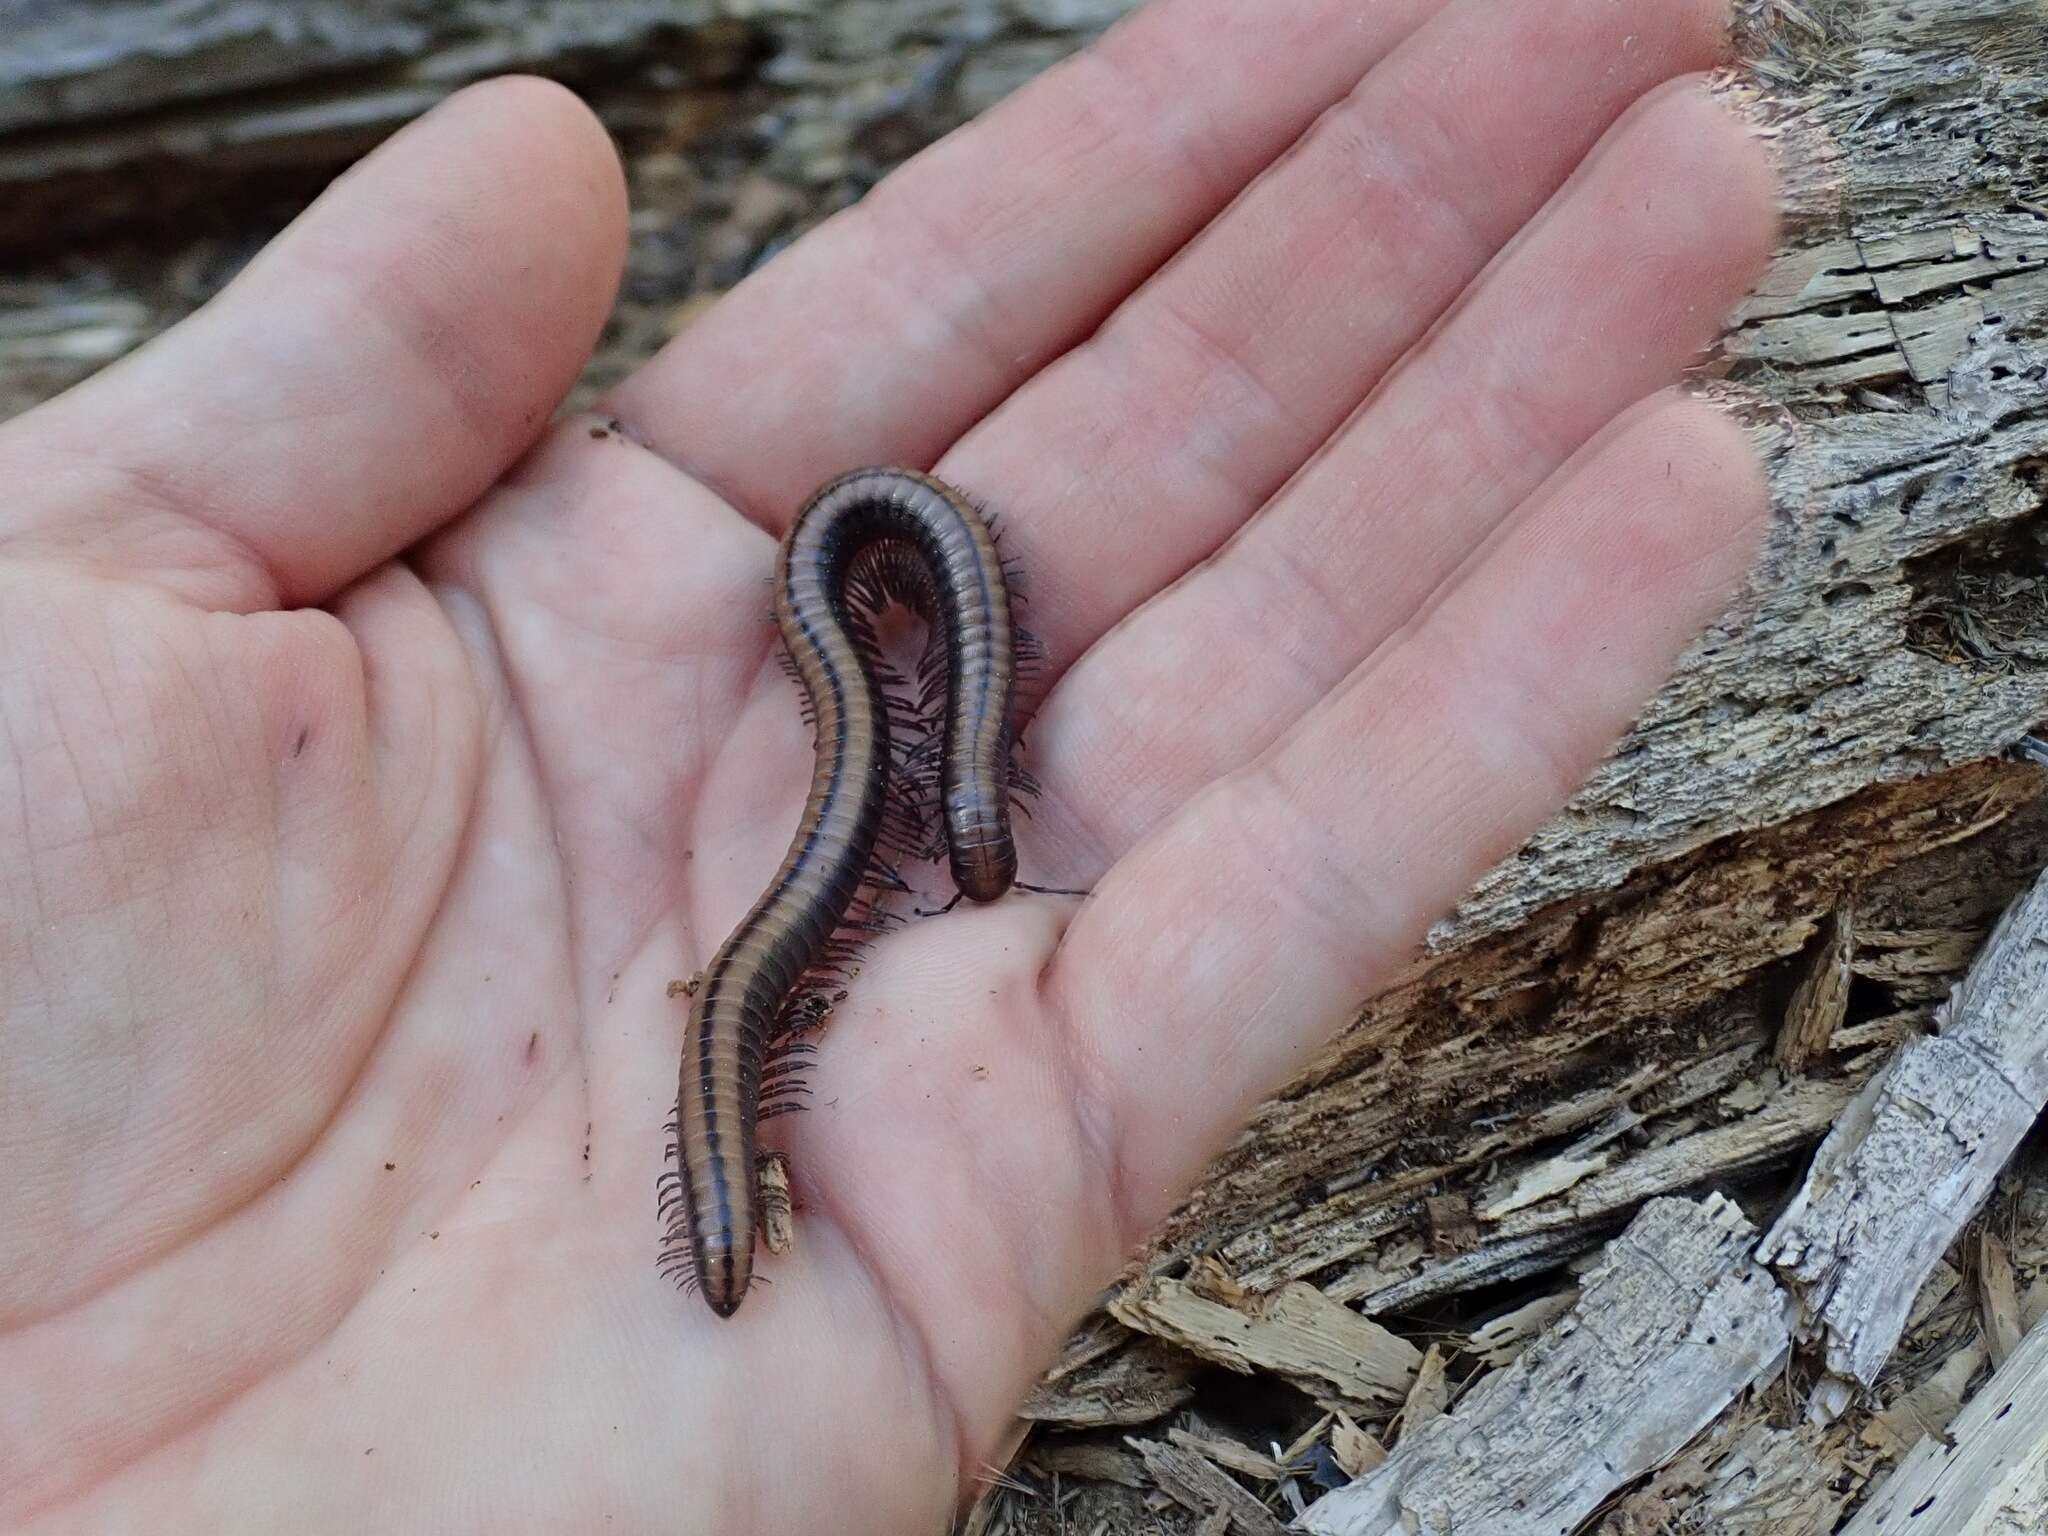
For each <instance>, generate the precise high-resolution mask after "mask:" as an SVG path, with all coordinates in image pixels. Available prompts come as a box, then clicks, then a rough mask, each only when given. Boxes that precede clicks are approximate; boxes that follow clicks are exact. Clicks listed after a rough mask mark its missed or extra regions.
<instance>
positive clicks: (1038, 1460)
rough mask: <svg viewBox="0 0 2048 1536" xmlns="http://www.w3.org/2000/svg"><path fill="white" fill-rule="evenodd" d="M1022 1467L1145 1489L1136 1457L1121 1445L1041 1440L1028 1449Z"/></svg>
mask: <svg viewBox="0 0 2048 1536" xmlns="http://www.w3.org/2000/svg"><path fill="white" fill-rule="evenodd" d="M1024 1460H1025V1465H1026V1466H1027V1467H1029V1468H1030V1469H1031V1470H1032V1471H1034V1472H1044V1473H1055V1472H1056V1473H1058V1474H1059V1475H1060V1476H1061V1477H1074V1478H1080V1479H1082V1480H1084V1481H1086V1482H1091V1483H1117V1484H1120V1485H1121V1486H1123V1487H1125V1488H1142V1487H1144V1486H1145V1474H1144V1471H1143V1469H1142V1466H1141V1464H1140V1462H1139V1461H1138V1458H1137V1457H1135V1456H1133V1455H1132V1454H1131V1453H1130V1452H1129V1451H1127V1450H1125V1449H1124V1448H1123V1447H1122V1446H1117V1445H1102V1444H1099V1443H1097V1442H1094V1441H1087V1440H1041V1441H1039V1442H1038V1443H1037V1444H1036V1445H1034V1446H1032V1447H1031V1450H1030V1452H1029V1454H1028V1455H1027V1456H1026V1457H1025V1459H1024Z"/></svg>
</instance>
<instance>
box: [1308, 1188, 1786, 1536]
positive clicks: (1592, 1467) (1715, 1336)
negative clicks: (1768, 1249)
mask: <svg viewBox="0 0 2048 1536" xmlns="http://www.w3.org/2000/svg"><path fill="white" fill-rule="evenodd" d="M1754 1241H1755V1232H1754V1229H1752V1228H1751V1227H1750V1225H1749V1223H1748V1222H1747V1221H1746V1220H1744V1219H1743V1217H1742V1214H1741V1212H1740V1211H1738V1210H1737V1209H1736V1208H1735V1207H1734V1206H1733V1205H1732V1204H1731V1203H1729V1202H1728V1201H1726V1200H1724V1199H1721V1198H1720V1197H1718V1196H1715V1197H1710V1198H1708V1199H1707V1200H1704V1201H1698V1202H1694V1201H1686V1200H1656V1201H1653V1202H1651V1203H1650V1204H1649V1205H1648V1206H1646V1207H1645V1208H1644V1209H1643V1211H1642V1213H1641V1214H1640V1215H1639V1216H1637V1218H1636V1219H1635V1221H1634V1222H1632V1223H1631V1224H1630V1225H1629V1228H1628V1230H1627V1231H1626V1232H1624V1233H1623V1234H1622V1235H1621V1236H1620V1237H1618V1238H1616V1239H1615V1240H1614V1242H1613V1243H1611V1244H1609V1245H1608V1248H1607V1251H1606V1253H1605V1255H1604V1256H1603V1259H1602V1262H1601V1264H1600V1265H1599V1266H1598V1267H1596V1268H1595V1269H1594V1270H1593V1272H1592V1273H1591V1274H1589V1275H1588V1276H1587V1278H1586V1285H1585V1289H1584V1292H1583V1294H1582V1295H1581V1296H1580V1298H1579V1301H1578V1303H1577V1305H1576V1306H1574V1307H1573V1309H1572V1311H1571V1312H1570V1314H1568V1315H1567V1316H1566V1317H1564V1318H1562V1319H1560V1320H1559V1322H1558V1323H1557V1324H1556V1326H1554V1327H1553V1328H1552V1329H1551V1330H1550V1331H1549V1332H1548V1333H1546V1334H1545V1335H1544V1336H1543V1337H1542V1338H1541V1339H1540V1340H1538V1341H1537V1342H1536V1343H1535V1344H1533V1345H1532V1346H1531V1347H1530V1348H1529V1349H1528V1351H1527V1352H1526V1353H1524V1354H1523V1355H1522V1356H1521V1358H1520V1359H1518V1360H1516V1361H1515V1363H1514V1364H1513V1365H1511V1366H1509V1367H1507V1368H1506V1369H1505V1370H1501V1371H1495V1372H1494V1373H1492V1374H1491V1375H1489V1376H1486V1377H1483V1378H1482V1379H1481V1380H1480V1381H1479V1382H1478V1383H1477V1384H1476V1385H1475V1386H1473V1387H1471V1388H1469V1389H1468V1390H1467V1391H1466V1393H1465V1395H1464V1398H1463V1399H1462V1400H1461V1401H1460V1403H1459V1405H1458V1407H1457V1410H1456V1411H1455V1412H1453V1413H1448V1414H1445V1415H1444V1416H1442V1417H1441V1418H1438V1419H1436V1420H1434V1421H1432V1422H1431V1423H1430V1424H1428V1425H1426V1426H1424V1427H1423V1428H1422V1429H1420V1430H1418V1431H1417V1432H1416V1433H1414V1434H1412V1435H1408V1436H1404V1437H1403V1439H1402V1442H1401V1444H1400V1446H1399V1448H1397V1449H1396V1450H1395V1451H1394V1453H1393V1454H1392V1455H1391V1456H1389V1457H1388V1459H1387V1461H1386V1463H1385V1465H1383V1466H1381V1467H1380V1468H1379V1469H1378V1470H1377V1471H1375V1472H1372V1473H1369V1474H1367V1475H1366V1476H1364V1477H1362V1478H1360V1479H1359V1480H1358V1481H1357V1482H1355V1483H1352V1484H1351V1485H1349V1486H1348V1487H1345V1488H1340V1489H1338V1490H1337V1491H1336V1492H1334V1493H1331V1494H1328V1495H1326V1496H1325V1497H1324V1498H1322V1499H1320V1500H1318V1501H1317V1502H1316V1503H1315V1504H1314V1505H1313V1506H1311V1507H1310V1509H1309V1511H1308V1513H1307V1514H1306V1515H1305V1516H1303V1518H1302V1520H1301V1522H1300V1528H1301V1529H1303V1530H1305V1531H1309V1532H1312V1533H1315V1536H1452V1533H1457V1536H1463V1533H1465V1532H1478V1531H1483V1532H1485V1533H1486V1536H1557V1533H1558V1532H1559V1531H1565V1530H1570V1529H1573V1528H1574V1527H1576V1526H1577V1525H1578V1524H1579V1522H1581V1521H1583V1520H1584V1519H1586V1518H1587V1517H1588V1516H1589V1515H1591V1514H1592V1513H1593V1512H1594V1511H1595V1510H1596V1509H1598V1508H1599V1507H1600V1505H1601V1504H1602V1503H1603V1502H1604V1501H1605V1500H1607V1499H1608V1498H1610V1497H1612V1496H1613V1494H1614V1493H1615V1492H1616V1490H1618V1489H1619V1488H1620V1487H1622V1486H1623V1485H1624V1484H1626V1483H1628V1482H1631V1481H1633V1480H1634V1479H1635V1478H1637V1477H1640V1476H1641V1475H1642V1474H1643V1473H1645V1472H1647V1471H1650V1470H1652V1469H1654V1468H1656V1467H1659V1466H1661V1465H1663V1464H1664V1463H1665V1462H1666V1461H1667V1460H1669V1459H1670V1458H1671V1457H1672V1456H1674V1455H1676V1454H1677V1453H1678V1451H1679V1450H1680V1448H1681V1447H1683V1446H1684V1445H1685V1444H1686V1442H1687V1441H1689V1440H1690V1439H1691V1438H1692V1437H1693V1436H1694V1435H1695V1434H1696V1433H1697V1432H1698V1431H1699V1429H1700V1428H1701V1427H1702V1426H1703V1425H1705V1424H1707V1423H1709V1422H1710V1421H1711V1420H1712V1419H1713V1417H1714V1416H1715V1415H1716V1414H1717V1413H1719V1412H1720V1411H1721V1410H1722V1409H1723V1408H1725V1407H1726V1406H1727V1405H1728V1404H1729V1402H1731V1401H1732V1400H1733V1399H1734V1397H1735V1396H1736V1394H1737V1393H1739V1392H1741V1391H1742V1390H1743V1389H1744V1388H1746V1387H1748V1386H1750V1385H1751V1384H1752V1383H1754V1382H1755V1381H1757V1380H1758V1379H1759V1378H1761V1377H1762V1376H1764V1375H1766V1374H1767V1373H1769V1372H1770V1371H1772V1370H1774V1369H1776V1367H1777V1366H1778V1364H1779V1363H1780V1362H1781V1361H1782V1360H1783V1359H1784V1357H1785V1355H1786V1352H1787V1350H1788V1347H1789V1344H1790V1335H1789V1319H1788V1316H1787V1314H1788V1311H1789V1305H1788V1301H1787V1298H1786V1297H1785V1295H1784V1293H1783V1292H1782V1291H1780V1290H1779V1289H1778V1287H1777V1286H1776V1285H1774V1284H1773V1283H1772V1281H1771V1279H1770V1276H1769V1275H1767V1274H1766V1273H1765V1272H1764V1271H1763V1270H1762V1269H1760V1268H1759V1267H1758V1266H1757V1265H1756V1264H1755V1263H1754V1262H1753V1261H1752V1260H1751V1258H1750V1248H1751V1246H1752V1244H1753V1243H1754Z"/></svg>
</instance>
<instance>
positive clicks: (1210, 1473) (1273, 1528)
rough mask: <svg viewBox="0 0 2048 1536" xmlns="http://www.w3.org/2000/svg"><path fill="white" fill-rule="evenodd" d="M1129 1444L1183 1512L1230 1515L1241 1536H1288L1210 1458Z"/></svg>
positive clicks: (1147, 1443)
mask: <svg viewBox="0 0 2048 1536" xmlns="http://www.w3.org/2000/svg"><path fill="white" fill-rule="evenodd" d="M1129 1443H1130V1446H1131V1448H1132V1449H1133V1450H1135V1451H1136V1452H1137V1453H1138V1455H1139V1457H1140V1459H1142V1460H1143V1461H1144V1463H1145V1470H1146V1471H1147V1472H1150V1473H1151V1474H1152V1480H1153V1481H1154V1482H1155V1483H1157V1484H1158V1485H1159V1489H1160V1491H1161V1492H1162V1493H1164V1494H1166V1495H1167V1497H1169V1498H1170V1499H1172V1500H1173V1501H1174V1503H1176V1504H1178V1505H1180V1506H1181V1508H1183V1509H1187V1510H1192V1511H1193V1512H1194V1513H1196V1514H1198V1515H1203V1516H1206V1517H1208V1518H1210V1519H1214V1518H1215V1517H1216V1516H1217V1515H1219V1514H1221V1515H1226V1516H1228V1518H1229V1521H1230V1526H1231V1528H1233V1529H1235V1531H1236V1532H1237V1536H1287V1527H1286V1526H1284V1525H1282V1524H1281V1523H1280V1522H1279V1521H1278V1520H1277V1519H1275V1518H1274V1516H1273V1514H1272V1512H1271V1511H1270V1510H1268V1509H1267V1508H1266V1506H1265V1505H1263V1504H1261V1503H1260V1502H1259V1501H1258V1500H1257V1499H1255V1498H1253V1497H1252V1496H1251V1494H1250V1493H1249V1492H1247V1491H1246V1490H1245V1489H1244V1488H1243V1487H1242V1486H1240V1485H1239V1484H1237V1483H1235V1482H1233V1481H1232V1480H1231V1479H1230V1477H1229V1475H1228V1474H1227V1473H1225V1472H1224V1471H1223V1470H1222V1469H1221V1468H1219V1467H1218V1466H1217V1465H1216V1464H1215V1463H1214V1462H1212V1461H1210V1460H1209V1459H1208V1458H1207V1457H1206V1456H1202V1455H1199V1454H1197V1453H1196V1452H1194V1451H1190V1450H1184V1449H1182V1448H1181V1447H1180V1446H1176V1445H1169V1444H1167V1443H1166V1442H1165V1441H1162V1440H1138V1439H1133V1440H1131V1441H1130V1442H1129Z"/></svg>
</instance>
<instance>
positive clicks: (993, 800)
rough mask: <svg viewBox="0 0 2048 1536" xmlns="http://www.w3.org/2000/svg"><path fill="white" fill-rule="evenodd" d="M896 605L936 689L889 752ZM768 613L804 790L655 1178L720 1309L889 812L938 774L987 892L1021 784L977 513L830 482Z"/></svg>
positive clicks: (963, 503)
mask: <svg viewBox="0 0 2048 1536" xmlns="http://www.w3.org/2000/svg"><path fill="white" fill-rule="evenodd" d="M891 600H893V601H897V602H900V603H903V604H904V605H905V606H907V607H909V608H910V609H912V610H913V611H914V612H916V613H918V614H919V615H920V616H921V617H922V618H924V619H925V621H926V623H927V624H928V625H929V626H930V630H931V643H930V644H929V646H928V647H927V652H926V656H927V661H926V673H927V681H928V682H929V683H930V684H931V685H932V690H933V692H934V693H936V692H937V691H938V689H939V687H940V686H941V685H942V686H943V701H944V708H943V714H942V718H941V721H940V723H939V724H938V726H937V728H936V729H935V730H934V731H932V732H931V733H930V735H929V736H928V737H927V743H926V744H925V745H921V746H920V747H918V748H915V749H912V750H910V751H907V752H905V751H899V752H897V753H896V754H894V755H893V756H892V752H891V745H890V735H889V715H888V703H889V698H888V694H887V693H885V681H884V678H885V674H884V669H883V668H882V666H881V662H880V658H879V656H878V654H877V650H876V646H875V638H874V634H873V631H872V630H871V628H870V627H869V622H868V613H869V612H871V611H872V610H873V609H875V608H879V607H881V606H883V605H885V604H886V603H887V602H889V601H891ZM775 620H776V625H777V627H778V628H779V629H780V631H781V633H782V642H783V645H784V647H785V648H786V649H787V651H788V657H789V661H790V663H791V664H792V670H793V671H794V672H795V674H796V677H797V679H798V681H799V682H801V683H802V685H803V690H804V694H805V696H806V698H807V700H808V710H807V712H808V713H809V715H810V716H811V718H812V720H813V722H814V723H815V725H816V728H817V740H816V762H815V766H814V767H813V769H812V775H811V791H810V797H809V799H808V800H807V801H806V802H805V804H804V810H803V817H802V819H801V820H800V821H799V822H798V824H797V830H796V837H795V839H794V840H793V841H792V842H791V844H790V849H789V853H788V855H787V856H786V857H785V858H784V859H783V861H782V867H781V869H780V870H778V871H777V872H776V875H775V878H774V879H773V880H772V881H770V882H769V885H768V889H767V891H766V893H764V894H763V895H762V897H761V898H760V900H759V901H757V902H755V903H754V906H753V909H752V910H751V911H750V912H748V914H747V915H746V917H745V918H744V919H742V920H741V922H740V925H739V927H738V928H737V929H735V930H734V932H733V935H732V937H731V938H729V939H727V940H726V941H725V943H724V945H723V946H722V947H721V948H720V949H719V951H718V953H717V954H716V955H715V956H713V957H712V960H711V963H710V965H709V966H707V967H706V968H705V971H704V979H703V985H702V986H700V987H698V988H697V990H696V993H695V995H694V997H693V998H692V1001H691V1006H690V1016H689V1022H688V1024H687V1025H686V1026H685V1028H684V1032H683V1053H682V1067H681V1071H680V1074H679V1082H678V1087H677V1094H676V1116H675V1122H674V1133H675V1136H674V1141H673V1143H672V1144H671V1146H670V1149H669V1151H670V1156H671V1158H672V1162H673V1166H672V1167H671V1168H670V1169H669V1170H668V1171H667V1172H666V1173H665V1174H664V1175H663V1177H662V1186H663V1187H662V1211H663V1215H664V1217H665V1219H666V1222H667V1244H666V1247H665V1248H664V1251H663V1266H664V1268H665V1269H670V1270H672V1271H678V1272H681V1273H683V1274H684V1275H685V1276H686V1277H687V1279H688V1280H689V1281H690V1282H691V1283H694V1284H695V1286H696V1287H697V1288H698V1289H701V1290H702V1291H703V1293H704V1299H705V1300H706V1301H707V1302H709V1303H710V1304H711V1309H712V1310H713V1311H714V1312H716V1313H718V1315H719V1316H721V1317H730V1316H731V1315H732V1314H733V1312H734V1311H735V1310H737V1309H738V1307H739V1304H740V1301H741V1299H742V1298H743V1297H744V1296H745V1295H746V1293H747V1286H748V1283H749V1282H750V1281H751V1279H752V1277H753V1267H754V1237H755V1231H756V1227H757V1225H758V1223H759V1221H760V1199H759V1193H758V1189H757V1185H756V1171H755V1170H756V1143H755V1132H756V1127H757V1124H758V1121H759V1120H760V1118H761V1117H762V1116H763V1115H766V1114H774V1113H776V1112H777V1111H778V1110H780V1109H783V1108H787V1107H790V1104H791V1100H790V1098H789V1095H790V1094H791V1093H792V1092H793V1091H795V1090H794V1089H793V1085H792V1084H791V1080H790V1076H789V1074H790V1072H791V1071H792V1069H793V1068H794V1066H795V1062H794V1060H793V1059H790V1057H789V1056H788V1054H787V1052H788V1051H789V1049H790V1039H789V1037H790V1036H791V1034H792V1033H793V1032H794V1031H795V1030H797V1029H799V1028H801V1027H802V1025H803V1024H804V1023H805V1022H806V1020H807V1018H808V1017H809V1012H808V1010H812V1009H815V1008H816V1007H817V1005H818V1004H819V1003H821V1002H822V1001H823V999H822V998H821V997H820V996H819V994H818V992H817V991H816V989H815V987H812V988H809V989H808V990H807V987H806V983H807V981H811V980H814V979H815V978H816V977H817V976H818V975H819V973H820V971H821V969H824V968H827V967H829V966H831V965H832V964H833V963H834V962H835V961H841V960H843V959H844V958H845V957H846V956H847V954H848V953H849V951H848V949H847V947H846V945H847V940H846V939H845V938H844V937H841V936H840V935H841V934H842V930H844V929H845V927H846V925H847V924H848V922H849V920H850V914H852V913H853V912H854V908H855V902H856V898H857V897H858V896H859V894H860V892H861V889H862V887H863V886H864V885H867V884H868V883H870V882H871V881H872V880H874V879H875V878H876V877H877V874H878V872H879V871H881V870H883V869H884V868H885V866H882V865H881V864H880V862H879V859H878V854H877V850H878V848H879V846H880V845H881V844H882V842H883V841H884V839H885V835H886V834H887V832H888V831H889V827H888V823H889V819H890V817H891V815H892V814H894V813H896V812H900V811H901V810H902V809H903V807H904V804H905V802H906V800H908V801H909V803H911V804H912V805H913V806H915V805H919V804H921V802H922V800H923V798H924V795H925V793H926V792H927V791H928V789H929V788H930V787H932V786H933V785H934V784H935V786H936V790H937V797H938V804H937V807H936V809H937V813H938V821H939V824H940V827H941V829H942V831H943V835H944V842H945V847H946V851H947V857H948V861H949V863H950V865H951V868H952V874H953V880H954V883H955V884H956V885H957V886H958V887H959V889H960V892H961V894H962V895H964V896H966V897H968V898H969V899H970V900H974V901H993V900H995V899H996V898H997V897H999V896H1001V895H1002V894H1003V893H1004V892H1005V891H1007V890H1008V889H1009V888H1010V886H1011V883H1012V882H1013V881H1014V880H1015V878H1016V873H1017V852H1016V845H1015V843H1014V842H1013V840H1012V838H1011V834H1010V801H1009V797H1010V791H1011V789H1012V787H1013V785H1016V784H1017V783H1019V782H1020V780H1021V777H1022V776H1021V775H1018V774H1016V772H1015V770H1013V768H1012V766H1011V762H1010V748H1011V741H1012V733H1011V717H1010V711H1011V707H1012V701H1013V695H1014V693H1015V689H1016V682H1017V663H1018V656H1019V649H1020V648H1019V644H1018V639H1019V637H1018V634H1017V631H1016V630H1015V628H1014V627H1013V624H1012V619H1011V592H1010V584H1009V580H1008V573H1007V572H1006V571H1005V569H1004V565H1003V561H1002V559H1001V557H1000V556H999V555H998V553H997V551H996V542H995V537H994V534H993V533H992V531H991V529H990V527H989V524H988V521H987V520H986V519H985V518H984V517H983V516H982V515H981V513H980V512H979V511H978V510H977V509H976V508H975V506H974V505H973V504H972V503H971V502H970V501H968V500H967V498H966V497H964V496H962V495H961V494H960V493H959V492H958V491H956V490H954V489H952V488H951V487H950V486H947V485H945V484H943V483H941V482H940V481H938V480H935V479H932V478H931V477H929V476H927V475H921V474H916V473H914V472H912V471H909V470H902V469H863V470H856V471H854V472H853V473H851V474H848V475H843V476H841V477H840V478H839V479H837V480H833V481H831V482H830V483H828V484H827V485H825V486H824V487H823V488H822V489H820V490H819V491H818V492H817V494H816V495H814V496H813V497H812V498H811V499H810V501H808V502H807V503H805V505H804V508H803V510H802V511H801V512H800V513H798V515H797V518H796V522H795V523H794V525H793V526H792V527H791V528H790V530H789V535H788V537H787V538H786V539H784V540H783V544H782V552H781V556H780V558H779V560H778V562H777V566H776V577H775ZM1026 654H1027V655H1028V654H1029V649H1028V646H1027V647H1026ZM941 666H942V667H943V671H941V670H940V667H941ZM934 704H936V700H934ZM932 712H933V713H934V714H938V713H940V712H939V711H938V710H937V709H936V707H934V709H933V711H932ZM926 851H935V850H926ZM852 921H854V922H855V923H856V925H858V922H859V919H857V918H854V919H852ZM764 1091H765V1094H766V1102H764V1099H763V1095H764Z"/></svg>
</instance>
